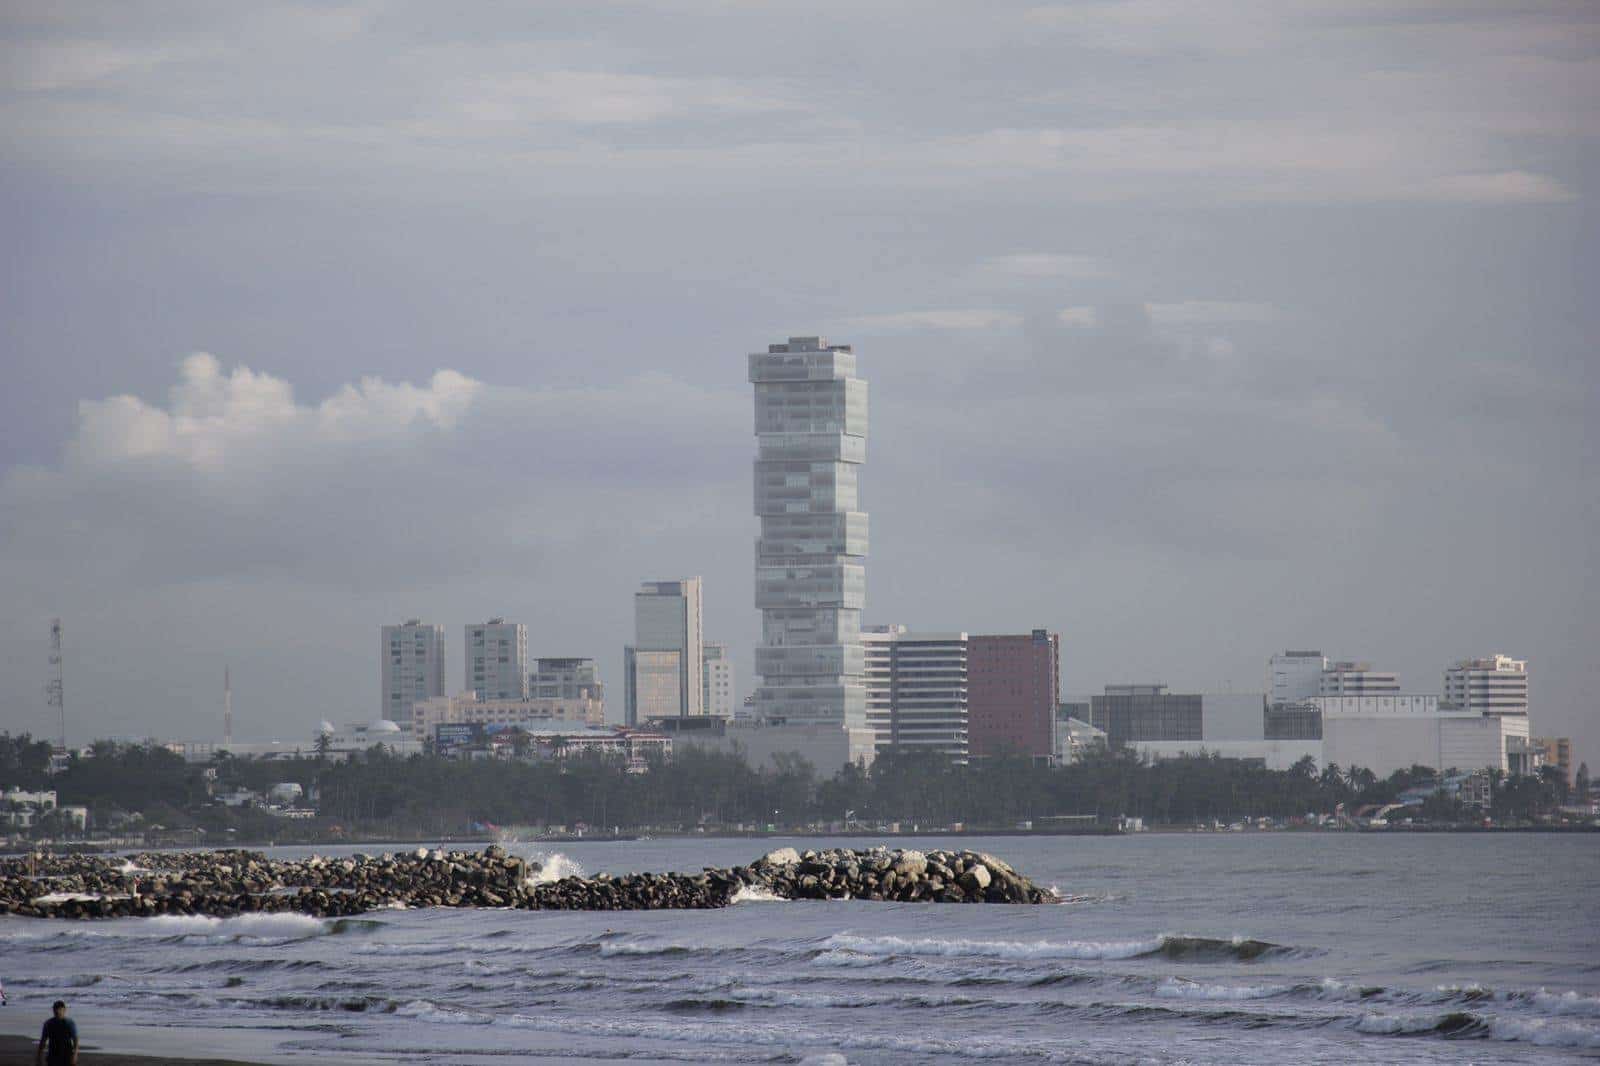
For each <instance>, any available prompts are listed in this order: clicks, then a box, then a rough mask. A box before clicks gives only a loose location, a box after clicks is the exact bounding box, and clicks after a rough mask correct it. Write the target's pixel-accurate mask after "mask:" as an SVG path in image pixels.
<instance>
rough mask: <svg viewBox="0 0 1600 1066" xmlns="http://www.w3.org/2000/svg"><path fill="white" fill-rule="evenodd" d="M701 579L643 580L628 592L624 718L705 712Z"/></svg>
mask: <svg viewBox="0 0 1600 1066" xmlns="http://www.w3.org/2000/svg"><path fill="white" fill-rule="evenodd" d="M704 644H705V630H704V628H703V623H702V620H701V580H700V578H698V577H690V578H684V579H682V580H678V581H646V582H645V583H644V584H642V585H641V586H640V587H639V591H638V592H636V593H634V594H633V643H632V644H630V645H628V646H627V647H626V648H624V649H623V672H624V677H623V686H624V696H625V698H626V711H625V719H626V721H627V723H628V724H629V725H638V724H639V723H640V722H642V721H644V720H645V719H646V718H657V717H662V716H665V715H669V714H670V715H678V716H679V717H693V716H696V715H701V714H704V713H705V704H704V703H703V702H702V696H703V694H704V691H705V677H704V675H705V664H704V659H703V654H704V651H703V646H704Z"/></svg>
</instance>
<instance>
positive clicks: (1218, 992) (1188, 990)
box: [1155, 977, 1294, 1001]
mask: <svg viewBox="0 0 1600 1066" xmlns="http://www.w3.org/2000/svg"><path fill="white" fill-rule="evenodd" d="M1292 991H1294V988H1293V986H1291V985H1221V984H1200V983H1198V982H1195V981H1189V980H1185V979H1184V978H1182V977H1168V978H1166V979H1165V980H1163V981H1162V982H1161V983H1160V984H1158V985H1156V988H1155V994H1156V996H1158V997H1160V998H1162V999H1196V1000H1205V1001H1218V1000H1220V1001H1235V1000H1248V999H1270V998H1272V997H1274V996H1282V995H1284V994H1286V993H1289V992H1292Z"/></svg>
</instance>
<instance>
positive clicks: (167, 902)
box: [0, 845, 1055, 918]
mask: <svg viewBox="0 0 1600 1066" xmlns="http://www.w3.org/2000/svg"><path fill="white" fill-rule="evenodd" d="M541 872H542V868H541V866H540V864H539V863H538V862H535V861H531V860H527V859H522V858H519V857H517V856H514V855H509V854H507V853H506V852H505V850H504V849H503V848H500V847H498V846H493V845H491V846H490V847H488V848H486V849H485V850H483V851H482V852H466V851H441V850H437V849H435V850H429V849H427V848H418V849H416V850H415V851H411V852H400V853H395V854H390V855H379V856H368V855H361V854H357V855H352V856H350V857H348V858H331V859H330V858H322V857H319V856H313V857H311V858H308V859H291V860H274V859H268V858H267V857H266V856H265V855H263V854H261V853H260V852H253V851H212V852H170V853H168V852H156V853H148V854H140V855H135V856H132V857H130V858H127V859H121V858H112V859H108V858H104V857H101V856H93V855H81V856H60V857H55V858H52V859H50V860H49V862H48V863H41V862H39V861H37V859H36V858H35V859H30V858H26V857H24V858H11V859H5V860H0V914H18V915H26V916H31V917H41V918H50V917H58V918H116V917H142V916H148V915H157V914H204V915H212V916H217V917H227V916H230V915H235V914H248V913H270V912H279V911H294V912H298V913H302V914H314V915H319V916H325V917H339V916H344V915H352V914H360V913H362V912H363V911H369V910H374V909H377V908H380V907H393V906H405V907H517V908H523V909H527V910H659V909H688V908H705V907H725V906H727V905H728V904H729V903H731V902H732V901H733V899H734V897H735V896H737V895H738V894H739V892H740V891H742V890H746V889H755V890H760V891H764V892H766V893H770V894H771V895H773V896H776V897H779V898H782V899H865V900H896V901H901V902H938V903H1049V902H1053V901H1054V900H1055V896H1054V895H1053V894H1051V893H1050V892H1048V891H1047V890H1045V889H1042V888H1039V887H1038V886H1037V885H1034V884H1033V883H1032V882H1030V881H1029V880H1028V879H1027V878H1025V877H1023V876H1022V875H1020V874H1018V873H1017V872H1016V871H1015V870H1013V869H1012V868H1011V867H1010V866H1008V865H1007V864H1006V863H1004V862H1002V861H1000V860H999V859H997V858H995V857H994V856H992V855H986V854H982V853H979V852H971V851H961V852H953V851H932V852H927V853H926V854H924V853H923V852H919V851H890V850H888V849H887V848H875V849H872V850H870V851H850V850H844V849H835V850H828V851H820V852H819V851H807V852H805V853H804V854H801V853H800V852H798V851H796V850H795V849H794V848H780V849H778V850H777V851H773V852H770V853H768V854H767V855H765V856H763V857H762V858H760V859H758V860H757V861H756V862H754V863H751V864H750V865H748V866H736V867H732V868H729V869H713V868H710V867H707V868H706V869H705V871H704V872H702V873H698V874H680V873H636V874H628V875H626V876H623V877H612V876H611V875H609V874H600V875H599V876H597V877H592V878H582V877H564V878H561V879H559V880H544V879H541V878H540V876H539V874H540V873H541Z"/></svg>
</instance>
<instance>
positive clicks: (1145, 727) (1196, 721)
mask: <svg viewBox="0 0 1600 1066" xmlns="http://www.w3.org/2000/svg"><path fill="white" fill-rule="evenodd" d="M1089 703H1090V711H1089V715H1090V717H1089V721H1090V724H1092V725H1093V726H1094V727H1095V728H1096V729H1099V730H1102V731H1104V733H1105V735H1106V743H1108V744H1110V745H1111V746H1112V747H1114V748H1116V747H1123V746H1125V745H1128V744H1135V743H1138V742H1140V741H1154V740H1199V739H1201V737H1202V736H1203V735H1204V734H1203V732H1202V722H1203V717H1202V712H1201V696H1200V694H1199V693H1178V692H1168V691H1167V686H1166V685H1162V684H1159V683H1151V684H1139V685H1107V686H1106V689H1105V692H1104V694H1102V695H1098V696H1094V697H1091V699H1090V701H1089Z"/></svg>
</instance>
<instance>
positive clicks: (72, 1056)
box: [33, 999, 78, 1066]
mask: <svg viewBox="0 0 1600 1066" xmlns="http://www.w3.org/2000/svg"><path fill="white" fill-rule="evenodd" d="M51 1013H52V1015H53V1016H52V1017H51V1018H49V1019H47V1020H46V1021H45V1023H44V1032H42V1033H40V1034H39V1050H38V1051H37V1052H35V1053H34V1056H33V1062H34V1066H78V1027H77V1026H76V1025H74V1024H73V1022H72V1019H71V1018H68V1017H67V1005H66V1004H65V1003H63V1002H61V1001H60V1000H59V999H58V1000H56V1001H55V1004H54V1006H53V1007H52V1008H51Z"/></svg>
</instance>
